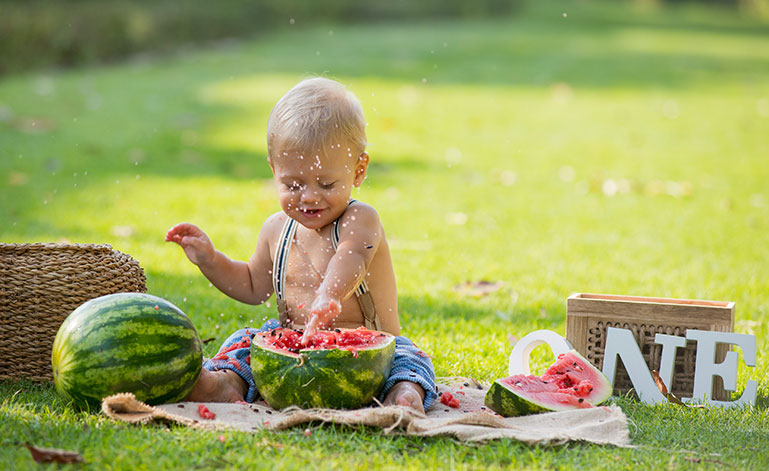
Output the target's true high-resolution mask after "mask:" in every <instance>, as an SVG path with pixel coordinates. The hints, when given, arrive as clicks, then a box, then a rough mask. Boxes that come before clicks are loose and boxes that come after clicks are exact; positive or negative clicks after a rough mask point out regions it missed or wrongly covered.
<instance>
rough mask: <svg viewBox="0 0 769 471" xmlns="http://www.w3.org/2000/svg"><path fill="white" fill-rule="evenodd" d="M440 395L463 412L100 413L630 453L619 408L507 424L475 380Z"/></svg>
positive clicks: (210, 425) (143, 420)
mask: <svg viewBox="0 0 769 471" xmlns="http://www.w3.org/2000/svg"><path fill="white" fill-rule="evenodd" d="M439 381H442V382H443V383H444V384H439V385H438V391H439V392H445V391H448V392H451V394H452V395H453V396H454V397H456V398H458V399H459V408H451V407H448V406H445V405H443V404H441V403H440V402H437V401H436V404H435V405H433V406H431V407H430V408H429V409H428V410H427V414H426V415H422V414H419V413H417V412H415V411H413V410H411V409H409V408H406V407H399V406H388V407H370V408H365V409H358V410H333V409H307V410H302V409H296V408H293V409H292V408H289V409H284V410H282V411H276V410H275V409H272V408H271V407H269V406H268V405H267V404H266V403H264V402H263V401H258V402H255V403H253V404H246V403H239V404H232V403H204V405H205V406H206V407H207V408H208V409H209V410H210V411H211V412H213V413H214V414H216V418H214V419H212V420H206V419H203V418H201V417H200V414H199V413H198V405H199V404H200V403H196V402H182V403H176V404H164V405H161V406H155V407H153V406H149V405H147V404H144V403H142V402H140V401H138V400H136V398H135V397H134V396H133V394H130V393H124V394H117V395H114V396H110V397H107V398H105V399H104V401H103V402H102V410H103V411H104V413H105V414H106V415H107V416H109V417H111V418H112V419H114V420H118V421H122V422H128V423H132V424H147V423H151V422H173V423H177V424H182V425H187V426H191V427H200V428H207V429H230V430H240V431H245V432H250V431H255V430H261V429H268V430H283V429H287V428H289V427H294V426H297V425H302V424H308V423H311V422H312V423H335V424H346V425H366V426H371V427H379V428H381V429H382V430H383V431H384V432H385V433H404V434H407V435H415V436H421V437H432V436H437V435H450V436H454V437H456V438H458V439H459V440H464V441H468V442H479V441H486V440H492V439H496V438H513V439H515V440H518V441H521V442H524V443H529V444H548V445H556V444H562V443H565V442H568V441H583V442H591V443H597V444H603V445H616V446H630V438H629V435H628V428H627V417H626V416H625V414H624V413H623V412H622V410H620V408H619V407H617V406H609V407H595V408H591V409H580V410H573V411H566V412H551V413H547V414H536V415H529V416H524V417H510V418H503V417H501V416H499V415H497V414H495V413H493V412H492V411H489V410H488V409H487V408H486V407H485V406H484V405H483V397H484V395H485V394H486V390H487V389H488V387H487V386H485V385H481V384H479V383H477V382H475V381H473V380H471V379H464V378H451V379H447V378H440V379H439Z"/></svg>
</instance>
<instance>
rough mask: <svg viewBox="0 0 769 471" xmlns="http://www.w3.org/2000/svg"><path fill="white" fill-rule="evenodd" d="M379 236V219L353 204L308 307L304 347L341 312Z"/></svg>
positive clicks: (371, 211)
mask: <svg viewBox="0 0 769 471" xmlns="http://www.w3.org/2000/svg"><path fill="white" fill-rule="evenodd" d="M382 235H383V229H382V223H381V222H380V221H379V215H378V214H377V212H376V210H375V209H374V208H372V207H371V206H368V205H365V204H361V203H356V204H354V205H353V206H350V208H349V209H348V210H347V211H346V212H345V214H344V215H343V216H342V218H341V219H340V221H339V246H338V247H337V250H336V253H335V254H334V256H333V257H332V258H331V260H330V261H329V262H328V267H327V268H326V273H325V275H324V277H323V282H322V283H321V284H320V287H319V288H318V290H317V292H316V297H315V300H314V301H313V303H312V305H311V306H310V320H309V322H308V323H307V325H306V326H305V331H304V335H303V337H302V342H303V343H305V342H306V340H307V339H309V337H310V336H312V335H313V334H314V333H315V331H316V330H317V328H318V327H321V326H323V325H325V324H326V323H327V322H328V321H330V320H331V319H333V318H334V317H336V316H337V315H338V314H339V313H340V312H341V311H342V301H344V300H345V299H347V298H348V297H349V296H350V295H351V294H352V293H353V291H354V290H355V288H356V287H357V286H358V283H359V282H360V280H361V279H362V278H363V277H364V276H366V272H367V270H368V267H369V265H370V264H371V260H372V259H373V258H374V254H376V251H377V248H378V247H379V242H380V241H381V240H382Z"/></svg>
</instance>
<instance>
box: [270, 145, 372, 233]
mask: <svg viewBox="0 0 769 471" xmlns="http://www.w3.org/2000/svg"><path fill="white" fill-rule="evenodd" d="M276 150H277V152H276V153H275V155H276V156H275V157H274V158H272V159H271V160H270V167H271V168H272V173H273V175H274V178H275V183H276V185H277V187H278V199H279V200H280V206H281V207H282V208H283V211H284V212H285V213H286V214H287V215H288V216H289V217H291V218H292V219H295V220H296V221H297V222H299V223H300V224H302V225H303V226H305V227H307V228H308V229H321V228H323V227H325V226H327V225H328V224H331V223H332V222H334V221H335V220H336V219H337V218H339V216H341V215H342V213H344V211H345V209H346V208H347V203H348V202H349V201H350V194H351V193H352V188H353V187H354V186H356V187H357V186H360V184H361V183H363V179H364V177H365V176H366V168H367V167H368V154H366V153H365V152H364V153H363V154H361V155H360V156H355V154H354V151H351V150H350V147H349V146H348V145H346V143H345V144H339V145H335V146H333V148H331V149H328V150H327V151H326V153H325V154H326V155H320V153H319V152H300V151H291V150H282V149H276ZM351 154H352V155H351Z"/></svg>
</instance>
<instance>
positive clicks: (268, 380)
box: [251, 327, 395, 409]
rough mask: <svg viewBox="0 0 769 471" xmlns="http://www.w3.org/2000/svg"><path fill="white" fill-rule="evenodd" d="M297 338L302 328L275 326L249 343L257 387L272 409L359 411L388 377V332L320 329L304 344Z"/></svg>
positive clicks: (390, 357) (391, 346) (392, 353)
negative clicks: (296, 408) (313, 408)
mask: <svg viewBox="0 0 769 471" xmlns="http://www.w3.org/2000/svg"><path fill="white" fill-rule="evenodd" d="M301 338H302V331H301V330H292V329H285V328H278V329H275V330H271V331H268V332H262V333H259V334H257V335H256V337H254V339H253V341H252V342H251V370H252V371H253V374H254V382H255V384H256V388H257V389H258V390H259V393H260V394H261V395H262V397H264V400H265V401H267V404H269V405H270V406H272V407H274V408H275V409H283V408H285V407H288V406H298V407H302V408H310V407H322V408H333V409H358V408H361V407H364V406H366V405H368V404H369V403H371V401H372V399H373V398H374V396H376V395H377V394H378V393H379V392H380V391H381V389H382V387H383V386H384V383H385V381H386V380H387V377H388V376H389V374H390V369H391V368H392V364H393V358H394V356H395V337H394V336H392V335H390V334H386V333H384V332H378V331H373V330H368V329H366V328H365V327H359V328H357V329H334V330H321V331H318V332H316V333H315V335H313V336H312V337H311V338H310V339H309V343H308V345H306V346H303V345H302V344H301V343H300V340H301Z"/></svg>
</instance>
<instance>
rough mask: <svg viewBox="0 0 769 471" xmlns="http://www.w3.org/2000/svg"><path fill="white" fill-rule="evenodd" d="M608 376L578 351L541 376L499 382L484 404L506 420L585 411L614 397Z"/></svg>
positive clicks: (514, 377) (528, 376)
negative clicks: (538, 414) (517, 417)
mask: <svg viewBox="0 0 769 471" xmlns="http://www.w3.org/2000/svg"><path fill="white" fill-rule="evenodd" d="M611 393H612V386H611V383H609V380H608V379H607V378H606V376H605V375H604V374H603V373H602V372H601V371H600V370H598V369H597V368H596V367H594V366H593V365H592V364H591V363H590V362H589V361H587V360H586V359H585V358H584V357H583V356H582V355H580V354H579V353H578V352H577V351H576V350H571V351H569V352H567V353H562V354H561V355H559V356H558V359H557V360H556V362H555V363H554V364H553V365H552V366H550V368H548V369H547V371H546V372H545V374H543V375H542V376H534V375H513V376H510V377H508V378H502V379H498V380H496V381H495V382H494V383H493V384H492V385H491V387H490V388H489V391H488V392H487V393H486V397H485V399H484V403H485V404H486V406H488V407H489V408H490V409H492V410H493V411H494V412H496V413H498V414H500V415H502V416H505V417H514V416H518V415H527V414H536V413H539V412H548V411H563V410H570V409H585V408H590V407H594V406H596V405H598V404H601V403H602V402H604V401H605V400H606V399H608V398H609V396H611Z"/></svg>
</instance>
